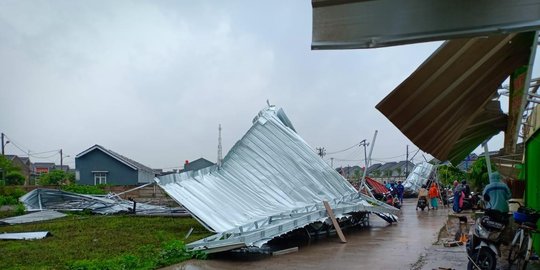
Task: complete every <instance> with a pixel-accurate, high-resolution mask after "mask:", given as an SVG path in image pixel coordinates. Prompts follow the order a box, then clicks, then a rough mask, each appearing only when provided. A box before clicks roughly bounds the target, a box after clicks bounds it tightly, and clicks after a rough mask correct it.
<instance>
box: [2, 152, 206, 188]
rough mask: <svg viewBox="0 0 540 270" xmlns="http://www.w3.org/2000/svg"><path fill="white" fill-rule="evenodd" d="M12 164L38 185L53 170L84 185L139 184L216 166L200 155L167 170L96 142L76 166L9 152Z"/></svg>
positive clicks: (26, 182)
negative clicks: (65, 173) (178, 168)
mask: <svg viewBox="0 0 540 270" xmlns="http://www.w3.org/2000/svg"><path fill="white" fill-rule="evenodd" d="M5 157H6V158H8V159H9V160H10V161H11V162H12V164H13V165H14V166H16V167H19V168H20V169H21V173H22V174H23V175H24V176H25V178H26V181H25V184H26V185H32V184H35V183H36V181H35V179H37V178H39V175H40V174H43V173H48V172H51V171H53V170H63V171H66V172H68V171H69V172H74V173H75V180H76V182H77V183H78V184H82V185H98V184H107V185H139V184H145V183H149V182H151V181H153V179H154V177H156V176H159V175H163V174H167V173H174V172H184V171H191V170H199V169H202V168H205V167H209V166H212V165H214V163H212V162H211V161H209V160H207V159H204V158H199V159H197V160H194V161H192V162H189V161H186V162H185V164H184V168H183V169H182V170H175V171H170V172H164V171H163V170H162V169H152V168H150V167H148V166H145V165H143V164H141V163H139V162H137V161H135V160H133V159H130V158H128V157H126V156H123V155H121V154H119V153H117V152H114V151H112V150H110V149H107V148H105V147H103V146H101V145H98V144H96V145H94V146H92V147H90V148H88V149H86V150H84V151H83V152H81V153H80V154H78V155H77V156H76V157H75V168H74V169H70V168H69V166H67V165H63V166H59V165H56V164H54V163H41V162H36V163H32V162H31V161H30V159H29V158H28V157H19V156H16V155H6V156H5Z"/></svg>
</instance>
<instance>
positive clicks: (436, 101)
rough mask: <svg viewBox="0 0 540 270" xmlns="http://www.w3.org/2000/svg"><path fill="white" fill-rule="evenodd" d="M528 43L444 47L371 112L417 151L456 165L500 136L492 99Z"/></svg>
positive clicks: (501, 122) (484, 41)
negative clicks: (409, 141)
mask: <svg viewBox="0 0 540 270" xmlns="http://www.w3.org/2000/svg"><path fill="white" fill-rule="evenodd" d="M534 41H535V38H534V32H527V33H519V34H508V35H495V36H490V37H479V38H472V39H457V40H451V41H447V42H445V43H444V44H443V45H442V46H441V47H440V48H439V49H438V50H437V51H436V52H435V53H433V54H432V55H431V56H430V57H429V58H428V59H427V60H426V61H425V62H424V63H423V64H422V65H421V66H420V67H419V68H418V69H417V70H416V71H415V72H413V74H411V75H410V76H409V77H408V78H407V79H406V80H405V81H403V82H402V83H401V84H400V85H399V86H398V87H396V89H394V91H392V93H390V94H389V95H388V96H386V98H384V99H383V100H382V101H381V102H380V103H379V104H377V106H376V108H377V109H378V110H379V111H381V112H382V113H383V114H384V115H385V116H386V117H387V118H388V119H389V120H390V121H391V122H392V123H394V125H395V126H396V127H397V128H399V129H400V130H401V131H402V132H403V134H405V136H407V137H408V138H409V139H410V140H411V141H412V142H413V143H414V144H416V145H417V146H418V147H420V149H422V150H423V151H425V152H428V153H430V154H431V155H433V156H434V157H436V158H437V159H439V160H450V161H451V162H452V163H454V164H456V163H458V162H459V161H461V160H462V159H463V158H464V157H465V156H466V155H467V154H469V153H470V152H471V151H473V150H474V148H476V147H477V146H478V145H479V144H480V143H481V142H482V141H484V140H485V139H487V138H490V137H491V136H493V135H495V134H497V133H499V132H500V131H501V130H504V128H505V125H506V115H505V114H504V113H503V112H502V111H501V109H500V105H499V104H498V101H493V100H492V99H493V98H494V96H495V95H496V93H497V89H498V87H499V86H500V85H501V83H502V82H503V81H504V80H505V79H506V78H507V77H508V76H509V75H510V74H511V73H512V72H513V71H514V70H515V69H516V68H518V67H520V66H523V65H527V64H528V60H529V57H530V54H531V46H532V44H533V42H534Z"/></svg>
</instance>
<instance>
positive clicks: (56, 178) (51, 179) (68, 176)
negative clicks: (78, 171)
mask: <svg viewBox="0 0 540 270" xmlns="http://www.w3.org/2000/svg"><path fill="white" fill-rule="evenodd" d="M74 181H75V174H73V173H66V172H64V171H62V170H53V171H51V172H48V173H44V174H42V175H40V176H39V184H40V185H63V184H68V183H70V182H74Z"/></svg>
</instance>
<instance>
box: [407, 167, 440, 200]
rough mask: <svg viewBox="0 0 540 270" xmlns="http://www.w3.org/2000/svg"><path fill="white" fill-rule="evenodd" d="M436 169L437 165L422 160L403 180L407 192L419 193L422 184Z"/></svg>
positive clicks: (409, 193)
mask: <svg viewBox="0 0 540 270" xmlns="http://www.w3.org/2000/svg"><path fill="white" fill-rule="evenodd" d="M433 169H435V165H433V164H429V163H427V162H421V163H418V164H416V166H414V169H413V170H412V172H411V174H409V176H407V179H405V181H404V182H403V187H404V188H405V193H406V194H408V195H411V194H417V193H418V190H419V189H420V188H421V187H422V185H424V184H426V183H427V182H428V180H429V178H430V177H431V175H432V173H433Z"/></svg>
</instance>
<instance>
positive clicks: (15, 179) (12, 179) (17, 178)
mask: <svg viewBox="0 0 540 270" xmlns="http://www.w3.org/2000/svg"><path fill="white" fill-rule="evenodd" d="M24 180H25V177H24V175H22V174H21V173H20V172H9V173H8V174H7V175H6V185H22V184H24Z"/></svg>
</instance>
